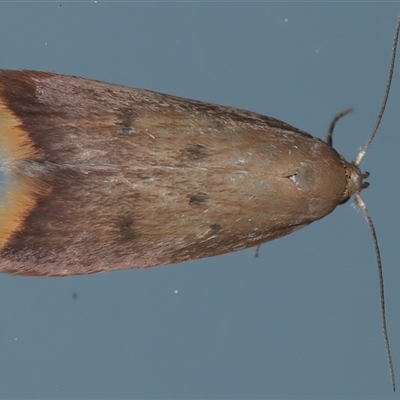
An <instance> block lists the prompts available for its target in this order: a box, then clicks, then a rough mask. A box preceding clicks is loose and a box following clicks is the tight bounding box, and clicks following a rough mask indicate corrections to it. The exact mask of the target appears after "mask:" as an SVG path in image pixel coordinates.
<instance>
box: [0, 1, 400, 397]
mask: <svg viewBox="0 0 400 400" xmlns="http://www.w3.org/2000/svg"><path fill="white" fill-rule="evenodd" d="M398 8H399V7H398V4H396V3H372V4H371V3H370V4H368V3H350V4H345V3H325V4H322V3H320V4H319V3H299V4H294V3H190V2H186V3H179V2H178V3H176V2H175V3H113V2H108V3H101V2H97V3H96V2H87V3H68V2H62V3H60V2H51V3H33V2H32V3H30V2H28V3H14V2H13V3H0V66H1V67H2V68H13V69H18V68H29V69H41V70H50V71H55V72H61V73H68V74H74V75H80V76H83V77H88V78H94V79H99V80H104V81H110V82H115V83H120V84H124V85H128V86H134V87H143V88H147V89H151V90H156V91H160V92H166V93H170V94H174V95H179V96H184V97H190V98H195V99H198V100H203V101H210V102H215V103H220V104H224V105H232V106H236V107H240V108H245V109H249V110H252V111H256V112H261V113H263V114H267V115H270V116H273V117H275V118H279V119H282V120H284V121H285V122H287V123H290V124H292V125H294V126H296V127H298V128H301V129H304V130H306V131H308V132H309V133H311V134H313V135H315V136H320V137H324V136H325V132H326V130H327V128H328V125H329V121H330V119H331V118H332V117H333V115H334V114H336V113H337V112H339V111H341V110H343V109H344V108H347V107H349V106H353V107H355V112H354V113H353V114H351V115H350V116H348V117H346V118H344V119H343V120H342V121H340V122H339V124H338V126H337V131H336V134H335V135H334V145H335V147H336V148H338V149H339V152H340V153H341V154H343V155H344V156H345V157H346V158H347V159H354V158H355V156H356V153H357V151H358V149H359V148H360V147H361V146H362V145H363V144H364V142H365V140H366V138H367V136H368V134H369V132H370V130H371V129H372V126H373V124H374V122H375V118H376V115H377V113H378V110H379V107H380V103H381V100H382V96H383V91H384V86H385V84H386V76H387V71H388V65H389V59H390V52H391V44H392V40H393V33H394V28H395V24H396V19H397V13H398V11H399V10H398ZM399 101H400V63H399V65H398V68H397V71H396V72H395V77H394V81H393V87H392V93H391V97H390V99H389V102H388V108H387V111H386V115H385V117H384V120H383V122H382V125H381V128H380V131H379V132H378V136H377V138H376V139H375V141H374V142H373V144H372V146H371V148H370V151H369V153H368V154H367V156H366V157H365V159H364V161H363V164H362V167H363V169H364V170H368V171H370V172H371V177H370V178H369V182H370V183H371V186H370V187H369V188H368V189H367V190H365V191H364V192H363V198H364V200H365V202H366V204H367V206H368V208H369V210H370V213H371V214H372V217H373V219H374V222H375V226H376V230H377V232H378V239H379V242H380V246H381V252H382V257H383V263H384V275H385V283H386V286H385V288H386V301H387V319H388V328H389V335H390V339H391V345H392V352H393V359H394V363H395V369H396V371H397V373H398V383H399V384H400V339H399V337H400V335H399V333H400V313H399V304H400V295H399V293H400V292H399V284H400V270H399V265H400V255H399V251H398V238H399V236H400V227H399V220H400V218H399V216H400V211H399V206H398V203H399V201H398V199H399V197H400V193H399V184H398V182H399V180H398V179H399V178H398V169H399V156H398V154H399V148H400V115H399V113H398V105H399ZM0 397H1V398H44V397H46V398H110V399H111V398H166V397H168V398H311V397H314V398H395V395H393V393H392V392H391V384H390V380H389V372H388V367H387V362H386V356H385V351H384V346H383V339H382V334H381V320H380V311H379V297H378V280H377V272H376V265H375V255H374V251H373V247H372V241H371V237H370V234H369V230H368V227H367V225H366V223H365V221H364V218H363V216H362V213H361V212H357V211H356V210H355V209H354V207H352V202H348V203H346V204H345V205H343V206H340V207H339V208H338V209H337V210H336V211H335V212H334V213H333V214H332V215H330V216H329V217H327V218H325V219H324V220H322V221H319V222H316V223H314V224H312V225H311V226H309V227H307V228H305V229H303V230H301V231H299V232H297V233H294V234H293V235H291V236H289V237H287V238H283V239H279V240H277V241H275V242H271V243H269V244H266V245H264V246H262V247H261V250H260V256H259V258H258V259H254V258H253V253H252V251H249V250H248V251H243V252H240V253H236V254H230V255H226V256H222V257H217V258H212V259H205V260H202V261H194V262H186V263H183V264H179V265H174V266H167V267H157V268H151V269H147V270H139V271H134V270H132V271H125V272H115V273H108V274H102V275H92V276H86V277H74V278H62V279H60V278H20V277H12V276H6V275H1V276H0Z"/></svg>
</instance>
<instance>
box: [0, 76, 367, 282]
mask: <svg viewBox="0 0 400 400" xmlns="http://www.w3.org/2000/svg"><path fill="white" fill-rule="evenodd" d="M0 119H1V136H0V140H1V145H0V148H1V151H2V153H3V154H2V158H3V169H4V171H5V174H6V182H7V183H6V189H7V190H6V194H5V195H4V197H3V199H2V203H3V207H2V208H1V210H0V213H1V214H0V215H1V221H2V223H1V227H0V249H1V251H0V271H2V272H8V273H13V274H21V275H46V276H54V275H61V276H65V275H75V274H89V273H94V272H101V271H111V270H115V269H125V268H143V267H151V266H155V265H161V264H170V263H176V262H181V261H185V260H190V259H196V258H202V257H209V256H214V255H217V254H222V253H226V252H230V251H236V250H240V249H244V248H247V247H252V246H255V245H258V244H260V243H264V242H267V241H269V240H272V239H275V238H278V237H281V236H284V235H287V234H289V233H291V232H293V231H295V230H297V229H299V228H301V227H303V226H306V225H308V224H310V223H311V222H313V221H316V220H318V219H320V218H323V217H324V216H325V215H327V214H329V213H330V212H332V211H333V210H334V209H335V208H336V206H337V205H338V204H340V203H342V202H343V201H345V200H347V199H348V198H349V197H350V196H351V195H352V194H354V193H358V192H359V191H360V190H361V189H362V188H363V182H362V180H363V177H364V176H363V175H362V173H361V172H360V170H359V168H358V167H357V166H355V165H353V164H352V163H348V162H347V161H346V160H344V159H343V158H342V157H341V156H340V155H339V154H338V153H337V152H336V150H335V149H333V148H332V147H331V146H329V145H327V144H326V143H325V142H323V141H322V140H320V139H318V138H315V137H313V136H311V135H309V134H307V133H305V132H302V131H301V130H299V129H297V128H294V127H292V126H290V125H288V124H285V123H284V122H281V121H278V120H276V119H273V118H270V117H266V116H263V115H259V114H255V113H252V112H248V111H243V110H238V109H234V108H230V107H222V106H217V105H213V104H206V103H202V102H199V101H194V100H187V99H182V98H178V97H173V96H169V95H165V94H160V93H155V92H150V91H147V90H141V89H131V88H126V87H122V86H118V85H112V84H108V83H102V82H96V81H92V80H88V79H82V78H77V77H72V76H64V75H58V74H54V73H47V72H34V71H10V70H2V71H1V72H0Z"/></svg>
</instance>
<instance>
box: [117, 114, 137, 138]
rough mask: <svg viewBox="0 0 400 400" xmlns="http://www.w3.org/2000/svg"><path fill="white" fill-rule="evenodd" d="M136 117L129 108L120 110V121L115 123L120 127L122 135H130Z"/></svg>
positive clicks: (132, 132)
mask: <svg viewBox="0 0 400 400" xmlns="http://www.w3.org/2000/svg"><path fill="white" fill-rule="evenodd" d="M135 118H136V114H135V112H134V111H133V110H131V109H130V108H125V109H121V110H120V121H119V122H117V125H119V127H120V132H121V133H122V134H123V135H132V134H134V133H135V128H134V126H133V122H134V120H135Z"/></svg>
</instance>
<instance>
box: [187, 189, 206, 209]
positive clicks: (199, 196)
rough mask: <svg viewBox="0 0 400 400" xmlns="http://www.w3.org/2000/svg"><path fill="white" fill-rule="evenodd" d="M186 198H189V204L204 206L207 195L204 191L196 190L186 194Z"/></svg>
mask: <svg viewBox="0 0 400 400" xmlns="http://www.w3.org/2000/svg"><path fill="white" fill-rule="evenodd" d="M187 198H188V199H189V204H190V205H191V206H196V207H200V206H205V203H206V202H207V200H208V198H209V197H208V195H207V194H206V193H203V192H197V193H193V194H188V195H187Z"/></svg>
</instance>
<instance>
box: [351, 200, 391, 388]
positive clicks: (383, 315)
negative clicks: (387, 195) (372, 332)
mask: <svg viewBox="0 0 400 400" xmlns="http://www.w3.org/2000/svg"><path fill="white" fill-rule="evenodd" d="M355 198H356V201H357V204H358V206H359V207H360V208H361V210H362V212H363V213H364V216H365V219H366V220H367V222H368V226H369V229H370V231H371V235H372V241H373V242H374V247H375V254H376V263H377V266H378V276H379V296H380V300H381V318H382V331H383V339H384V342H385V348H386V355H387V359H388V363H389V371H390V378H391V380H392V388H393V392H395V391H396V377H395V374H394V367H393V361H392V353H391V351H390V345H389V335H388V332H387V326H386V311H385V290H384V286H383V270H382V260H381V253H380V251H379V245H378V238H377V236H376V231H375V227H374V224H373V222H372V218H371V216H370V215H369V212H368V209H367V206H366V205H365V203H364V201H363V199H362V197H361V196H360V194H359V193H357V194H355Z"/></svg>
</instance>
